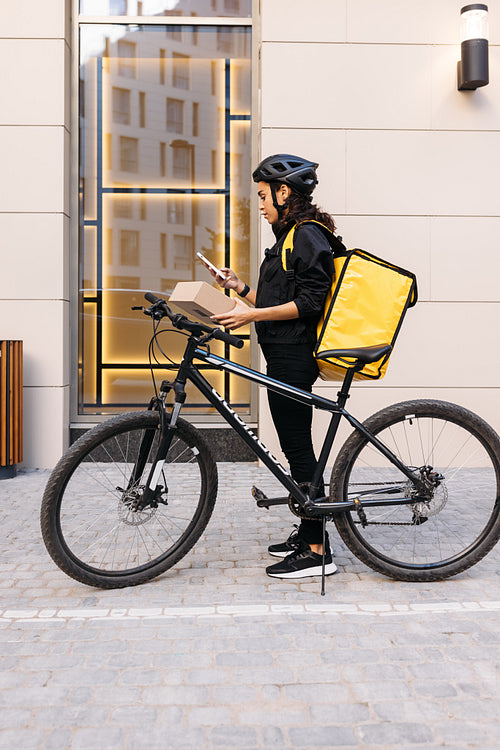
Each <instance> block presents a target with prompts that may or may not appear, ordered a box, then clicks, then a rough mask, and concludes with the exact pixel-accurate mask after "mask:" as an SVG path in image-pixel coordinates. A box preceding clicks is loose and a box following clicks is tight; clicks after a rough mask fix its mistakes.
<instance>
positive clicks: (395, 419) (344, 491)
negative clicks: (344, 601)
mask: <svg viewBox="0 0 500 750" xmlns="http://www.w3.org/2000/svg"><path fill="white" fill-rule="evenodd" d="M364 426H365V427H366V428H367V430H368V431H369V432H371V433H372V434H373V435H375V436H376V437H377V438H378V439H379V440H380V441H381V442H382V443H384V445H385V446H386V447H388V448H389V449H390V450H391V451H392V452H393V453H394V454H395V455H396V456H397V457H398V458H399V459H400V460H401V461H402V462H403V463H404V464H405V465H406V466H407V467H409V468H411V470H412V472H413V473H414V474H415V476H417V477H419V478H421V479H422V480H423V481H424V483H425V484H426V487H427V491H426V493H425V499H423V498H422V494H420V495H418V493H417V491H416V490H415V488H414V485H413V483H412V482H411V480H409V479H408V478H407V477H406V476H405V475H404V474H403V473H402V472H401V471H400V470H399V469H397V468H396V467H395V466H394V465H393V464H392V463H390V462H389V461H388V459H386V458H385V457H384V456H383V455H382V454H381V453H380V451H378V450H377V449H376V448H375V447H374V446H373V445H372V444H371V443H370V442H369V441H368V440H367V439H366V438H365V437H363V436H362V435H361V434H360V433H358V432H355V433H354V434H353V435H351V437H350V438H349V439H348V440H347V441H346V443H345V445H344V446H343V448H342V450H341V451H340V453H339V456H338V458H337V460H336V462H335V466H334V467H333V470H332V477H331V485H330V498H331V500H332V501H333V500H337V501H347V500H352V499H355V498H357V499H358V500H359V502H360V504H361V506H363V502H365V503H366V502H367V501H387V503H389V502H390V501H392V502H393V503H394V504H393V505H390V504H388V505H385V506H374V507H366V506H365V507H364V508H362V510H361V511H360V512H359V513H358V512H356V511H348V512H346V513H343V514H340V515H339V516H337V517H336V518H334V521H335V525H336V527H337V529H338V531H339V534H340V536H341V538H342V539H343V541H344V542H345V544H346V545H347V546H348V547H349V549H350V550H351V551H352V552H353V553H354V554H355V555H356V557H358V558H359V559H360V560H361V561H362V562H364V563H365V564H366V565H368V566H369V567H371V568H372V569H373V570H376V571H379V572H381V573H384V574H385V575H388V576H390V577H392V578H395V579H397V580H403V581H439V580H443V579H445V578H448V577H449V576H452V575H455V574H457V573H460V572H461V571H464V570H466V569H467V568H470V567H471V566H472V565H475V563H477V562H478V561H479V560H481V558H482V557H484V556H485V555H486V554H487V553H488V552H489V551H490V550H491V549H492V547H493V546H494V545H495V544H496V542H497V541H498V539H499V537H500V502H499V487H500V440H499V438H498V435H497V434H496V433H495V432H494V431H493V430H492V429H491V427H490V426H489V425H488V424H487V423H486V422H484V421H483V420H482V419H481V418H480V417H478V416H477V415H476V414H473V413H472V412H470V411H468V410H467V409H464V408H462V407H460V406H457V405H455V404H450V403H447V402H444V401H431V400H422V401H407V402H403V403H399V404H395V405H394V406H390V407H387V408H386V409H382V410H381V411H380V412H378V413H377V414H374V415H373V416H372V417H370V418H369V419H368V420H367V421H366V422H365V423H364ZM411 498H415V499H414V502H410V503H409V504H401V505H397V504H396V503H397V501H398V500H400V501H402V502H404V501H405V500H408V499H410V500H411ZM363 512H364V514H365V517H363Z"/></svg>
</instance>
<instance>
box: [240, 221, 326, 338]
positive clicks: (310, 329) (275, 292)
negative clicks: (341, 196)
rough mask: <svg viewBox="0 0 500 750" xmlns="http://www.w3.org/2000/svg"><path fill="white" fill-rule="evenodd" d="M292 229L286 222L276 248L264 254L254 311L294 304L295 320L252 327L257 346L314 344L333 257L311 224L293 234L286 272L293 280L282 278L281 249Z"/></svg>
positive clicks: (319, 230)
mask: <svg viewBox="0 0 500 750" xmlns="http://www.w3.org/2000/svg"><path fill="white" fill-rule="evenodd" d="M292 226H293V222H290V223H289V224H288V225H287V226H286V227H285V228H284V229H283V230H282V231H281V232H280V233H279V235H278V237H277V240H276V244H275V245H273V247H272V248H271V249H270V250H266V252H265V258H264V260H263V262H262V265H261V267H260V274H259V283H258V285H257V297H256V301H255V306H256V307H274V306H275V305H282V304H284V303H285V302H292V301H293V302H295V304H296V305H297V308H298V311H299V317H298V318H295V319H294V320H272V321H261V322H257V323H256V324H255V328H256V331H257V336H258V340H259V343H261V344H264V343H286V344H290V343H308V344H310V345H311V346H314V344H315V343H316V326H317V323H318V320H319V318H320V316H321V313H322V311H323V307H324V304H325V299H326V295H327V293H328V290H329V289H330V286H331V283H332V277H333V271H334V268H333V254H332V250H331V247H330V244H329V242H328V240H327V239H326V237H325V235H324V234H323V232H322V231H321V229H320V228H319V227H317V226H314V224H304V225H302V226H299V227H298V228H297V229H296V230H295V235H294V246H293V252H292V253H291V255H290V258H289V262H288V264H287V267H288V268H290V267H291V268H293V271H294V280H293V282H291V281H290V280H289V279H288V278H287V277H286V275H285V271H284V269H283V265H282V262H281V248H282V246H283V242H284V240H285V237H286V235H287V234H288V232H289V231H290V229H291V228H292Z"/></svg>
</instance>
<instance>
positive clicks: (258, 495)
mask: <svg viewBox="0 0 500 750" xmlns="http://www.w3.org/2000/svg"><path fill="white" fill-rule="evenodd" d="M252 495H253V496H254V498H255V501H256V503H257V507H258V508H267V509H268V510H269V508H270V507H271V505H286V504H287V503H288V495H287V496H286V497H267V495H265V494H264V492H262V490H260V489H259V488H258V487H255V486H254V487H252Z"/></svg>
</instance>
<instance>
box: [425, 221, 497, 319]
mask: <svg viewBox="0 0 500 750" xmlns="http://www.w3.org/2000/svg"><path fill="white" fill-rule="evenodd" d="M430 221H431V266H432V297H431V298H432V299H433V300H438V301H439V300H463V301H468V302H471V301H480V302H500V253H499V240H498V238H499V237H500V218H497V217H495V218H491V217H487V216H486V217H485V216H482V217H454V218H446V217H440V218H437V217H435V218H431V220H430ZM499 323H500V320H497V321H496V325H498V324H499Z"/></svg>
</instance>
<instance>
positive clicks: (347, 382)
mask: <svg viewBox="0 0 500 750" xmlns="http://www.w3.org/2000/svg"><path fill="white" fill-rule="evenodd" d="M361 367H363V363H362V362H359V361H358V362H357V363H356V364H355V365H354V367H349V369H348V370H346V372H345V375H344V380H343V382H342V387H341V388H340V391H339V392H338V393H337V403H338V405H339V406H341V407H342V408H344V406H345V405H346V402H347V399H348V398H349V390H350V388H351V385H352V381H353V379H354V374H355V373H356V371H357V370H359V369H360V368H361Z"/></svg>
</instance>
